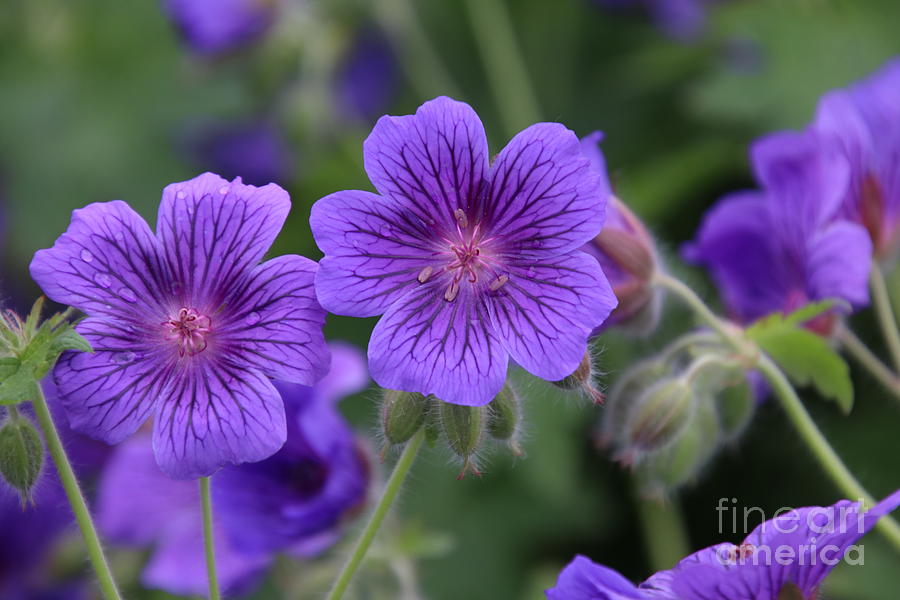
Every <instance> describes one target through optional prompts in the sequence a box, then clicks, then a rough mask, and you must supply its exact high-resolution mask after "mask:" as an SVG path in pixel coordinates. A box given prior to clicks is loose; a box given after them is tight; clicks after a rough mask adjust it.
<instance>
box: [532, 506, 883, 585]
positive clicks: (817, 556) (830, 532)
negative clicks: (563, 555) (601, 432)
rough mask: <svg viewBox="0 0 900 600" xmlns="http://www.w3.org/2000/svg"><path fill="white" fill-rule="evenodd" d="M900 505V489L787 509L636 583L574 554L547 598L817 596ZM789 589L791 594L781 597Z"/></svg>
mask: <svg viewBox="0 0 900 600" xmlns="http://www.w3.org/2000/svg"><path fill="white" fill-rule="evenodd" d="M898 505H900V490H898V491H897V492H894V493H893V494H892V495H891V496H889V497H888V498H886V499H885V500H883V501H882V502H880V503H879V504H877V505H876V506H875V507H874V508H872V509H871V510H870V511H868V512H861V510H860V505H859V503H853V502H849V501H847V500H842V501H841V502H838V503H837V504H834V505H833V506H829V507H822V506H811V507H806V508H800V509H796V510H793V511H790V512H788V513H786V514H783V515H780V516H778V517H776V518H775V519H772V520H770V521H766V522H765V523H762V524H761V525H760V526H759V527H757V528H756V529H754V530H753V532H752V533H751V534H750V535H749V536H747V538H746V539H745V540H744V542H743V543H742V544H740V545H734V544H727V543H726V544H717V545H715V546H711V547H709V548H705V549H703V550H700V551H699V552H696V553H694V554H692V555H690V556H688V557H687V558H685V559H683V560H682V561H681V562H679V563H678V564H677V565H676V566H675V567H674V568H673V569H671V570H669V571H661V572H659V573H656V574H655V575H653V576H652V577H650V578H649V579H647V580H646V581H644V582H643V583H642V584H640V585H638V586H635V585H634V584H632V583H631V582H630V581H628V580H627V579H625V578H624V577H622V576H621V575H620V574H619V573H617V572H616V571H613V570H612V569H610V568H608V567H604V566H603V565H598V564H596V563H593V562H591V561H590V560H589V559H588V558H585V557H584V556H578V557H576V558H575V560H573V561H572V562H571V563H569V565H568V566H566V568H565V569H563V571H562V573H560V575H559V579H558V580H557V583H556V587H554V588H552V589H549V590H547V598H549V599H550V600H779V599H780V598H785V597H789V598H815V594H816V590H817V589H818V587H819V585H820V584H821V583H822V581H823V580H824V579H825V577H826V576H827V575H828V573H830V572H831V569H833V568H834V567H835V566H836V565H837V564H838V563H839V562H840V561H841V560H842V559H843V558H844V557H845V556H846V555H847V554H848V552H849V551H851V550H852V546H853V545H854V544H856V542H857V541H858V540H859V539H860V538H862V537H863V536H864V535H865V534H866V533H867V532H868V531H869V530H870V529H872V527H874V526H875V523H876V522H877V521H878V519H879V518H881V517H882V516H884V515H886V514H888V513H889V512H891V511H892V510H894V509H895V508H897V506H898ZM788 591H793V592H794V593H795V594H796V595H793V596H791V595H787V596H785V595H780V594H783V593H786V592H788Z"/></svg>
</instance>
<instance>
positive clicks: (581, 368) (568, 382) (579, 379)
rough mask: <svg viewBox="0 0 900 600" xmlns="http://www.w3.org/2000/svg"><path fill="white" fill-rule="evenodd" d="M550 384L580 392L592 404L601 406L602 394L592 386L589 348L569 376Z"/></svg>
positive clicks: (592, 378) (592, 374)
mask: <svg viewBox="0 0 900 600" xmlns="http://www.w3.org/2000/svg"><path fill="white" fill-rule="evenodd" d="M550 383H552V384H553V385H555V386H556V387H558V388H562V389H564V390H580V391H582V392H584V394H585V395H586V396H587V397H588V398H590V399H591V401H592V402H593V403H594V404H603V401H604V399H605V397H604V396H603V392H601V391H600V390H598V389H597V387H596V386H595V384H594V365H593V358H592V357H591V350H590V348H588V350H587V352H585V353H584V356H582V357H581V362H580V363H578V366H577V367H576V368H575V370H574V371H573V372H572V374H571V375H568V376H567V377H564V378H562V379H560V380H559V381H551V382H550Z"/></svg>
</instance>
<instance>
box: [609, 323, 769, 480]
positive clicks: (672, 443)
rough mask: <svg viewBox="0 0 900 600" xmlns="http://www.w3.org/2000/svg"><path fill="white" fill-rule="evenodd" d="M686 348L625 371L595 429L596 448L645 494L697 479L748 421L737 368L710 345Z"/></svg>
mask: <svg viewBox="0 0 900 600" xmlns="http://www.w3.org/2000/svg"><path fill="white" fill-rule="evenodd" d="M686 341H687V338H685V339H684V340H678V341H676V342H675V343H674V344H673V345H672V346H670V348H668V349H666V350H664V351H663V352H662V353H660V354H659V355H658V356H656V357H653V358H650V359H647V360H645V361H643V362H640V363H638V364H636V365H634V366H633V367H632V368H631V369H630V370H629V371H627V372H626V373H625V374H624V375H623V376H622V377H621V378H620V379H619V381H618V382H617V383H616V385H615V386H614V387H613V389H612V391H611V392H610V395H609V402H608V404H607V407H606V410H605V411H604V415H603V417H602V420H601V423H600V426H599V427H598V430H597V442H598V445H599V446H601V447H603V448H605V449H607V450H608V451H610V452H611V453H612V454H613V456H614V457H615V458H616V459H617V460H619V461H620V462H621V463H622V464H624V465H626V466H627V467H629V468H631V469H633V470H634V471H635V474H636V476H637V477H638V479H639V481H640V482H641V484H642V487H643V490H644V492H645V493H647V494H649V495H664V494H665V493H667V492H668V491H670V490H672V489H674V488H677V487H679V486H681V485H683V484H685V483H687V482H689V481H691V480H692V479H694V478H696V477H697V475H698V474H699V472H700V471H701V470H702V469H703V467H704V466H705V465H706V464H708V463H709V461H710V460H711V459H712V457H713V456H715V454H716V452H717V451H718V450H719V449H720V448H721V447H722V445H723V444H725V443H727V442H729V441H731V440H733V439H735V438H736V437H737V436H738V435H740V433H741V431H743V429H744V427H745V426H746V424H747V422H748V421H749V420H750V419H751V418H752V416H753V410H754V407H755V397H754V394H753V391H752V388H751V386H750V383H749V380H748V377H747V374H746V373H745V372H744V371H743V369H742V368H741V366H740V361H738V360H735V361H731V360H730V359H729V357H728V356H729V355H728V349H726V348H723V347H721V346H719V345H718V344H716V343H709V342H708V341H707V340H700V341H698V342H696V343H685V342H686Z"/></svg>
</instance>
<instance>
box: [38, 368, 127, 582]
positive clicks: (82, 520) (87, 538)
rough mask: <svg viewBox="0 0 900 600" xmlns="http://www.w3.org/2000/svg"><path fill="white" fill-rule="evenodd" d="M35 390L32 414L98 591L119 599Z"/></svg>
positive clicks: (56, 434) (42, 400)
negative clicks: (51, 461)
mask: <svg viewBox="0 0 900 600" xmlns="http://www.w3.org/2000/svg"><path fill="white" fill-rule="evenodd" d="M35 388H36V391H37V393H36V396H35V400H34V402H33V403H32V404H33V406H34V415H35V417H36V418H37V421H38V424H39V425H40V427H41V431H42V432H43V434H44V441H45V442H46V444H47V450H48V451H49V452H50V457H51V458H52V459H53V464H54V465H56V472H57V473H58V474H59V480H60V482H61V483H62V486H63V489H64V490H65V491H66V497H67V498H68V499H69V504H70V505H71V507H72V513H73V514H74V515H75V521H76V522H77V523H78V527H79V529H81V536H82V537H83V538H84V544H85V546H86V547H87V551H88V556H89V557H90V559H91V566H92V567H93V568H94V572H95V573H96V574H97V581H98V582H99V584H100V590H101V591H102V593H103V597H104V598H105V599H106V600H120V598H121V596H119V589H118V587H116V581H115V579H114V578H113V574H112V571H111V570H110V568H109V563H108V562H107V560H106V555H105V554H104V553H103V546H101V544H100V537H99V536H98V535H97V528H96V527H95V526H94V521H93V519H91V513H90V511H89V510H88V507H87V503H86V502H85V500H84V494H82V492H81V487H80V486H79V485H78V479H77V478H76V477H75V471H74V470H72V464H71V463H70V462H69V457H68V456H66V451H65V448H63V445H62V440H60V438H59V432H58V431H57V430H56V425H55V424H54V423H53V417H52V416H51V414H50V408H49V407H48V406H47V399H46V398H44V392H43V390H42V389H41V386H40V383H38V384H37V385H35Z"/></svg>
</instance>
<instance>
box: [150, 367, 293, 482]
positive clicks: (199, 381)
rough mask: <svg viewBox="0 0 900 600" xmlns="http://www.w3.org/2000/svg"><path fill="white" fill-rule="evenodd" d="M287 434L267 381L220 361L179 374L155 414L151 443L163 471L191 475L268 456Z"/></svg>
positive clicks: (281, 405)
mask: <svg viewBox="0 0 900 600" xmlns="http://www.w3.org/2000/svg"><path fill="white" fill-rule="evenodd" d="M286 436H287V431H286V425H285V416H284V403H283V402H282V400H281V396H280V395H279V394H278V391H277V390H276V389H275V387H274V386H273V385H272V383H271V382H270V381H269V380H268V379H267V378H266V377H265V376H263V375H262V373H260V372H259V371H256V370H253V369H246V368H238V367H236V366H234V365H232V364H231V363H229V362H227V361H220V362H219V363H217V364H211V363H200V364H195V365H191V366H190V367H188V368H186V369H185V370H184V371H183V372H182V373H179V374H178V376H177V379H176V380H175V385H174V386H173V389H172V392H171V393H170V394H168V395H167V396H166V397H165V399H164V401H163V402H161V403H160V407H159V410H158V412H157V414H156V422H155V424H154V427H153V449H154V452H155V453H156V460H157V463H158V464H159V466H160V468H162V470H163V471H165V472H166V474H167V475H169V476H170V477H173V478H175V479H191V478H196V477H205V476H208V475H211V474H212V473H213V472H215V471H216V470H217V469H218V468H219V467H222V466H224V465H228V464H240V463H244V462H255V461H259V460H262V459H264V458H267V457H269V456H271V455H272V454H274V453H275V452H277V451H278V449H279V448H281V446H282V444H284V440H285V437H286Z"/></svg>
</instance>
